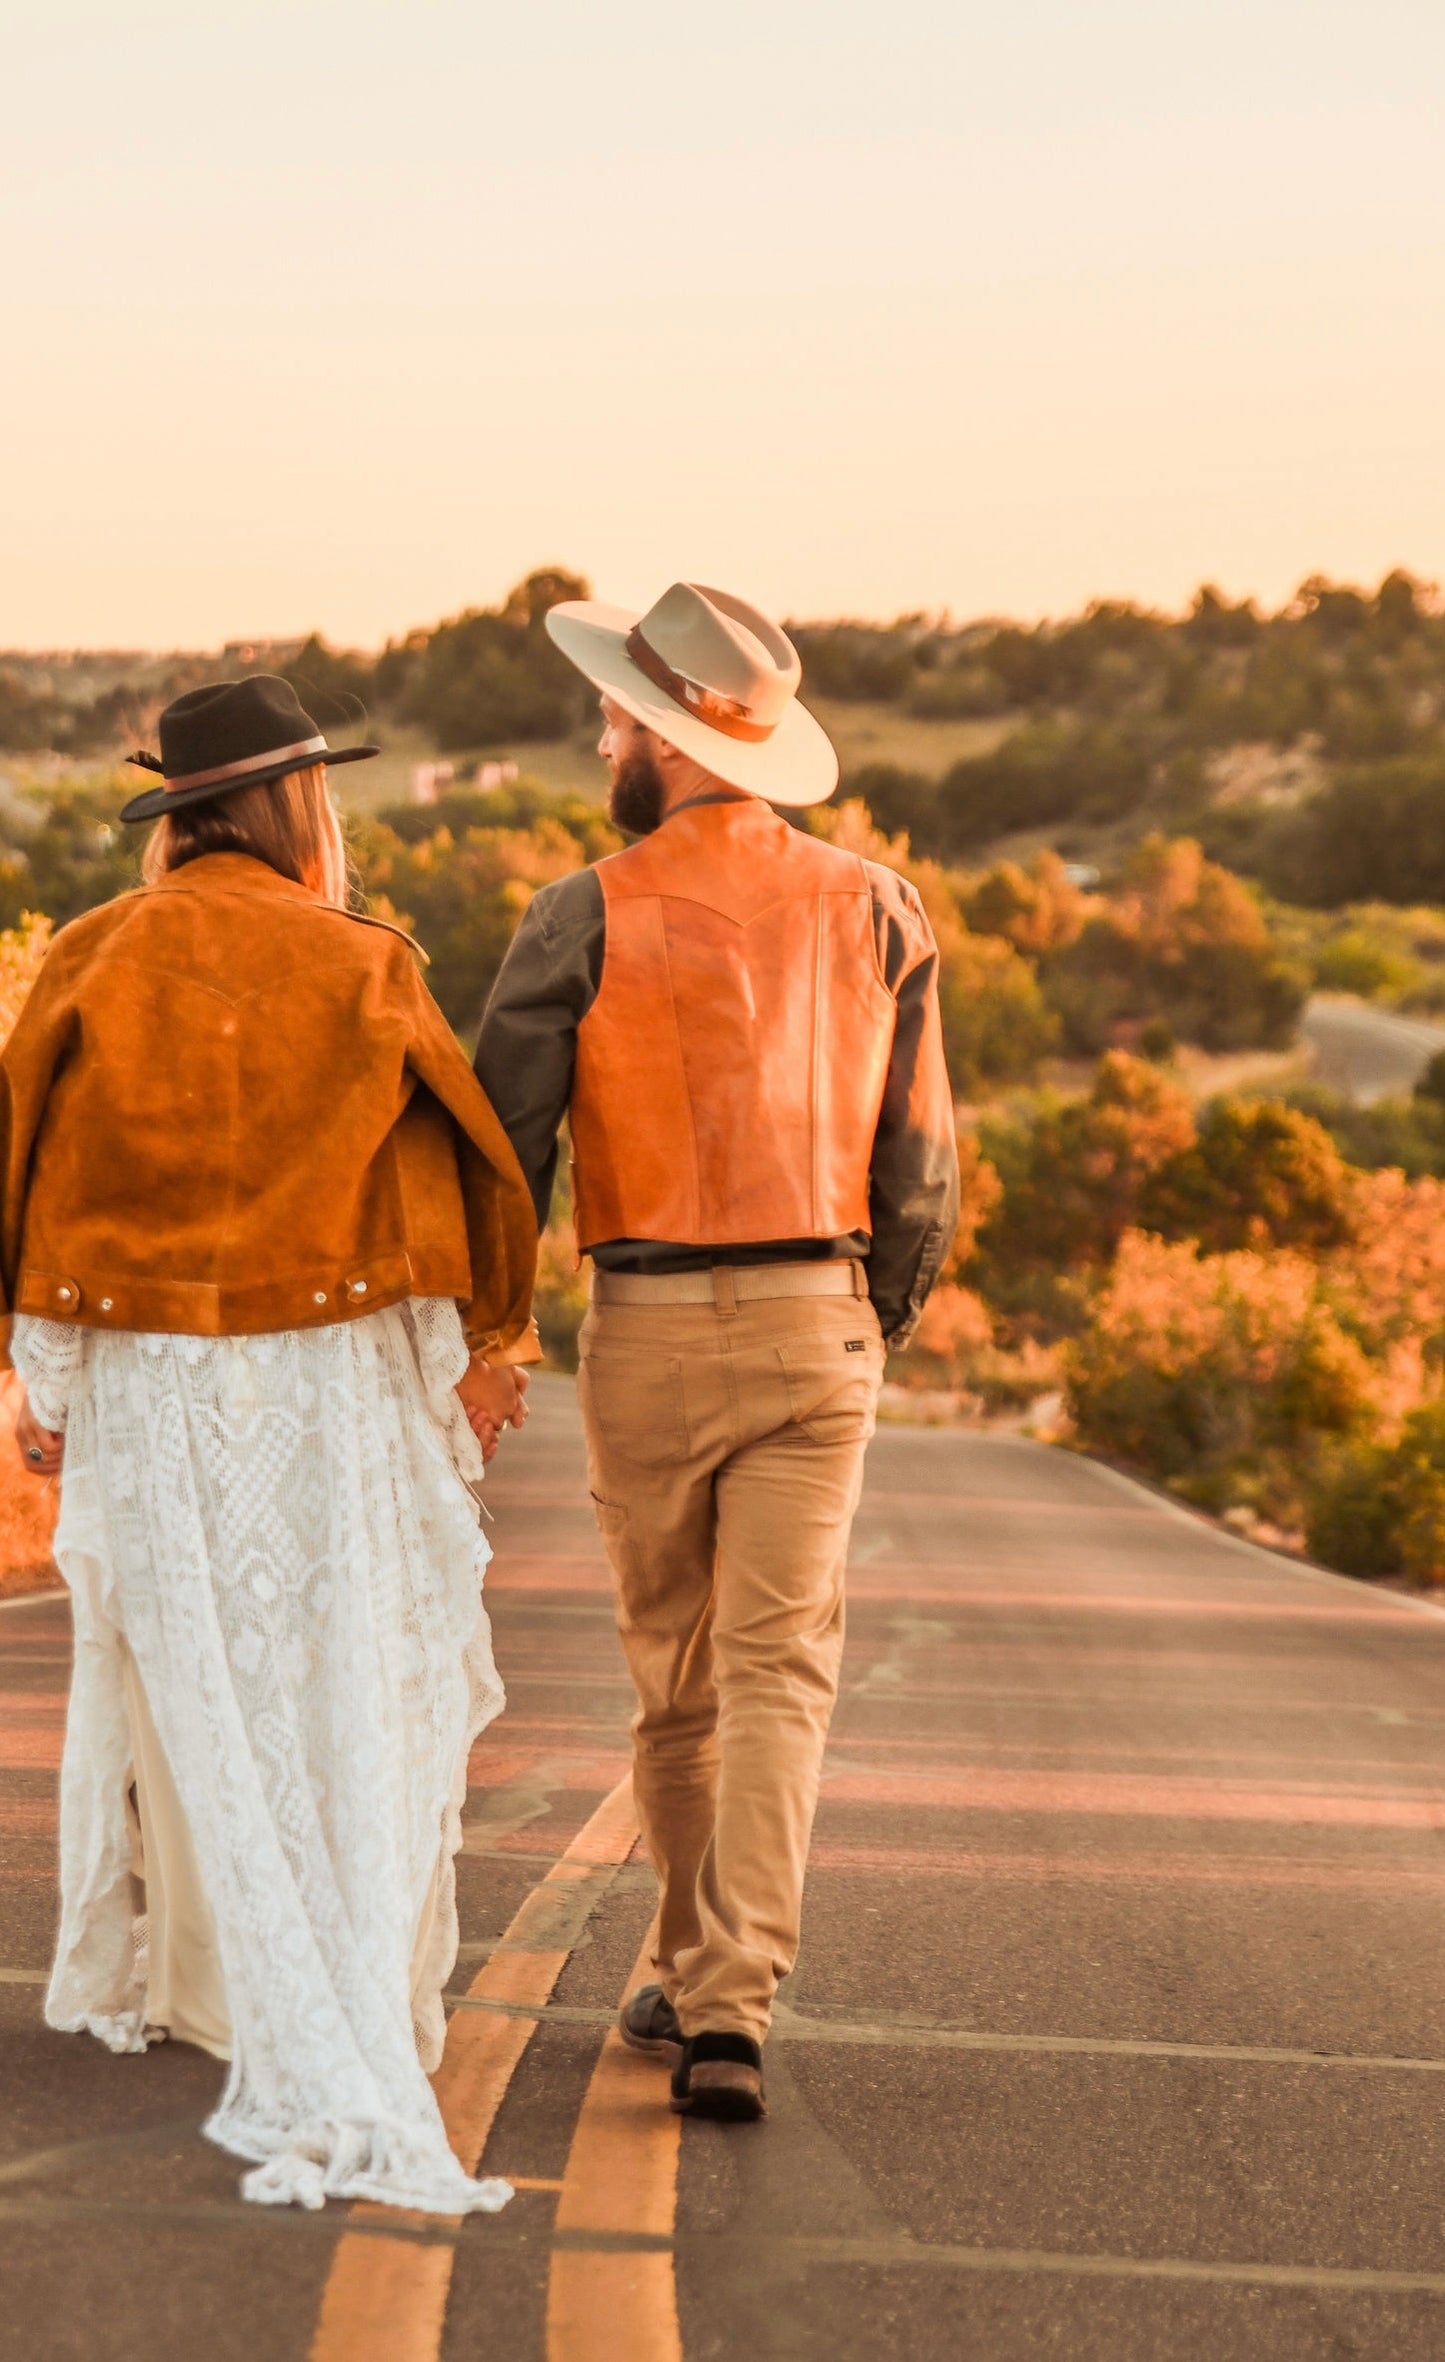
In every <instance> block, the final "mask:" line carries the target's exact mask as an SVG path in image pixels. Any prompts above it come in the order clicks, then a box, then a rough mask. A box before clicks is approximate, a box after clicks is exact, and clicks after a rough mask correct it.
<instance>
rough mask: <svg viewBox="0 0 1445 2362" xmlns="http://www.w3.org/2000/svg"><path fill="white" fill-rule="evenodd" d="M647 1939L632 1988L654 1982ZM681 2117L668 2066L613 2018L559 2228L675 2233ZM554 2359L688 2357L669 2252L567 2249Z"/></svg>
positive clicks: (604, 2361) (550, 2343) (552, 2285)
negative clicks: (673, 2104) (670, 2097)
mask: <svg viewBox="0 0 1445 2362" xmlns="http://www.w3.org/2000/svg"><path fill="white" fill-rule="evenodd" d="M651 1968H652V1964H651V1961H650V1959H649V1957H648V1952H647V1947H646V1946H645V1945H644V1947H643V1949H642V1952H641V1953H640V1954H639V1956H638V1960H637V1964H636V1966H635V1967H634V1969H633V1972H632V1975H631V1977H630V1978H629V1979H628V1983H627V1987H626V1991H627V1992H631V1991H632V1990H633V1989H634V1987H635V1986H637V1985H639V1984H642V1983H645V1981H646V1979H647V1978H648V1976H649V1975H650V1974H651ZM681 2134H682V2122H681V2119H680V2118H679V2117H677V2116H674V2115H673V2114H672V2112H671V2110H670V2109H669V2107H668V2104H667V2070H666V2068H665V2067H664V2066H663V2065H662V2064H661V2063H660V2062H659V2061H658V2060H657V2059H653V2058H648V2057H647V2056H646V2055H644V2054H642V2053H640V2052H638V2051H635V2050H629V2049H628V2047H627V2045H626V2043H625V2042H624V2041H623V2040H622V2037H621V2035H620V2034H619V2033H618V2031H617V2029H616V2027H615V2026H614V2027H613V2029H612V2031H611V2032H610V2033H609V2034H608V2036H607V2038H606V2040H605V2042H604V2043H603V2045H602V2050H601V2054H600V2056H599V2057H598V2061H597V2064H596V2066H595V2067H594V2069H593V2071H592V2080H591V2082H590V2083H589V2085H588V2087H587V2096H586V2098H585V2099H584V2101H583V2102H582V2108H581V2113H580V2114H579V2116H578V2118H577V2127H576V2130H575V2131H574V2133H573V2135H572V2146H571V2149H570V2150H569V2152H568V2156H567V2166H566V2171H565V2173H564V2175H563V2180H562V2195H561V2198H560V2199H559V2200H558V2203H557V2222H556V2227H557V2229H558V2230H559V2231H583V2232H586V2231H595V2232H614V2233H615V2232H619V2231H621V2232H631V2233H633V2234H634V2235H636V2234H638V2233H643V2234H649V2235H651V2236H653V2237H656V2238H662V2239H670V2238H671V2237H672V2232H673V2225H674V2221H675V2219H676V2213H677V2163H678V2151H679V2144H680V2140H681ZM547 2362H682V2339H681V2336H680V2333H679V2330H678V2322H677V2279H676V2274H675V2272H674V2270H673V2260H672V2255H671V2253H670V2251H667V2250H658V2251H654V2252H651V2253H641V2254H639V2253H636V2252H633V2253H622V2254H617V2253H614V2254H605V2253H592V2252H589V2251H588V2250H587V2249H584V2248H558V2249H557V2250H556V2251H555V2252H554V2254H553V2257H552V2269H551V2274H550V2277H549V2280H548V2285H547Z"/></svg>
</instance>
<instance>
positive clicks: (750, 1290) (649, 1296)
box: [592, 1256, 868, 1311]
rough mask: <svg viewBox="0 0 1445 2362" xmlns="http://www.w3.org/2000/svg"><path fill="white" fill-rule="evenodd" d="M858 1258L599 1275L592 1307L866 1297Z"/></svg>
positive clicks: (725, 1307) (726, 1305) (724, 1305)
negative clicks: (811, 1297) (793, 1297)
mask: <svg viewBox="0 0 1445 2362" xmlns="http://www.w3.org/2000/svg"><path fill="white" fill-rule="evenodd" d="M867 1293H868V1281H867V1278H866V1276H865V1274H864V1270H863V1266H862V1264H861V1263H860V1262H859V1261H858V1260H857V1258H856V1256H850V1257H849V1259H848V1260H847V1262H845V1263H715V1264H714V1265H713V1267H712V1269H711V1271H598V1270H596V1269H594V1270H593V1273H592V1301H593V1303H594V1304H716V1305H717V1306H718V1308H719V1310H720V1311H731V1309H732V1307H733V1305H734V1304H746V1303H748V1302H749V1301H753V1300H756V1299H758V1298H760V1297H763V1296H866V1295H867Z"/></svg>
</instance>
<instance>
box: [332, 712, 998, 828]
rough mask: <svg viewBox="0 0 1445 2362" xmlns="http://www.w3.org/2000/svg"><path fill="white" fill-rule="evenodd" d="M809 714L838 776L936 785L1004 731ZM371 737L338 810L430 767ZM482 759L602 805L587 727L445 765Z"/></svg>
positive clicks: (372, 808)
mask: <svg viewBox="0 0 1445 2362" xmlns="http://www.w3.org/2000/svg"><path fill="white" fill-rule="evenodd" d="M812 709H813V712H814V713H815V714H816V715H817V717H818V719H819V721H820V722H821V723H822V725H823V727H824V729H825V730H826V731H827V733H828V735H829V737H830V738H831V739H832V741H833V744H834V745H835V746H836V747H837V749H838V760H839V762H840V764H841V765H842V768H843V771H844V773H845V774H846V773H848V772H849V771H857V770H859V769H861V768H862V766H863V765H864V764H865V763H898V764H901V765H902V766H903V768H904V769H906V770H910V771H922V772H924V773H925V774H927V776H928V777H930V778H938V777H940V776H941V775H942V773H943V772H945V771H946V770H948V768H949V767H950V765H951V764H953V763H957V762H960V761H961V760H962V759H963V757H964V756H966V755H977V754H986V753H988V752H989V750H990V749H991V748H993V747H995V746H997V745H998V742H999V740H1000V739H1001V738H1003V737H1005V736H1006V735H1007V732H1008V730H1009V728H1010V726H1011V725H1010V724H1009V723H1008V722H1007V721H981V722H921V721H917V720H915V719H914V717H913V716H912V715H911V714H905V713H902V712H900V711H899V709H898V708H897V707H896V706H891V705H847V704H843V703H842V702H841V701H840V700H838V699H835V698H826V697H820V698H815V699H814V700H812ZM597 727H600V725H598V726H597ZM377 737H378V740H379V742H380V745H381V749H382V751H381V753H380V755H379V756H378V757H377V759H376V761H375V762H374V763H356V764H351V765H348V766H347V768H346V769H345V770H344V771H338V772H336V773H335V774H334V777H335V782H336V786H337V789H338V791H339V793H340V795H341V798H342V800H343V802H344V803H345V804H346V806H347V807H348V809H349V810H351V811H354V812H376V811H379V810H381V809H382V808H383V807H384V806H385V805H387V804H404V803H407V802H409V801H410V798H411V776H412V771H413V769H414V768H415V766H416V765H417V764H418V763H426V762H435V761H436V759H437V750H436V748H435V747H434V746H433V744H432V742H431V740H430V739H429V738H428V737H427V735H426V733H425V731H422V730H414V729H403V728H399V727H396V726H394V725H391V724H380V725H378V729H377ZM483 755H484V756H485V757H486V759H487V760H488V761H496V762H512V763H515V764H516V766H517V769H518V771H519V772H520V773H521V774H522V776H523V777H524V778H527V779H536V780H540V782H541V783H542V785H543V786H544V787H548V788H551V789H552V791H553V792H554V794H558V795H564V794H565V795H581V796H586V797H587V798H588V800H589V801H590V802H595V803H599V804H600V803H603V802H605V800H606V795H607V772H606V769H605V767H604V765H603V763H602V761H601V758H600V757H599V755H598V753H597V734H596V727H594V726H593V725H590V724H589V726H588V728H587V730H586V731H585V732H584V733H579V735H578V736H577V737H575V738H562V739H532V740H529V741H522V742H521V743H518V744H514V745H508V746H488V747H485V748H479V749H477V750H476V751H475V752H469V753H467V754H465V755H457V756H455V757H453V758H452V759H453V760H454V761H455V763H456V768H457V775H458V778H459V779H461V780H465V779H466V778H468V777H469V776H470V774H471V772H472V771H473V770H474V769H475V767H476V764H477V761H478V759H479V757H480V756H483Z"/></svg>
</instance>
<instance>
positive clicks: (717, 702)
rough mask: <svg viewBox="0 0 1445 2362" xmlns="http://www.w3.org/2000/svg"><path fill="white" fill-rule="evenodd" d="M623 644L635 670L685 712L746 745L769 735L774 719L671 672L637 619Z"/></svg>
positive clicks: (769, 736) (757, 741) (760, 740)
mask: <svg viewBox="0 0 1445 2362" xmlns="http://www.w3.org/2000/svg"><path fill="white" fill-rule="evenodd" d="M623 647H624V648H625V650H626V652H627V654H628V655H629V656H630V657H631V658H632V661H633V663H634V664H635V665H636V667H637V669H638V671H639V672H640V673H646V675H647V678H648V679H649V681H651V683H652V685H653V687H654V689H660V690H661V691H662V693H663V695H664V697H670V698H671V699H672V702H673V704H674V705H680V706H681V707H682V709H683V711H684V712H685V713H693V714H696V715H697V717H698V720H699V721H701V722H706V723H708V725H709V726H710V728H712V729H714V730H720V731H721V732H722V734H723V736H724V737H725V738H741V739H743V740H744V741H745V742H746V744H748V745H749V746H760V745H762V743H763V742H764V740H765V739H769V738H771V737H772V735H773V732H774V730H775V729H776V727H777V725H776V723H774V722H755V721H754V720H753V719H752V716H751V713H750V712H749V709H748V708H747V706H745V705H740V704H739V702H738V700H737V698H736V697H724V696H723V694H722V692H721V691H720V690H718V689H705V688H704V687H703V686H702V684H701V682H699V681H690V680H688V679H687V677H686V675H685V674H683V673H679V672H674V671H673V669H672V666H671V665H670V664H669V663H668V661H667V658H666V657H665V656H659V655H658V653H657V650H656V649H655V648H654V647H653V645H652V642H651V641H650V640H647V639H644V637H643V633H642V626H641V624H640V623H636V624H634V625H633V627H632V629H631V631H630V632H629V633H628V635H627V638H626V639H625V640H624V642H623Z"/></svg>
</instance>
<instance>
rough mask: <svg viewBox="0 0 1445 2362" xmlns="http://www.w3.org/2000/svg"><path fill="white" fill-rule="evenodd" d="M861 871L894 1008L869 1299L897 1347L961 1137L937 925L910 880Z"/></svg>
mask: <svg viewBox="0 0 1445 2362" xmlns="http://www.w3.org/2000/svg"><path fill="white" fill-rule="evenodd" d="M867 866H868V875H869V881H870V883H871V885H872V888H873V916H874V924H875V927H876V929H877V936H878V953H879V961H880V964H881V966H882V969H883V975H884V980H885V982H886V983H887V986H888V989H889V991H890V992H891V993H892V994H893V996H894V998H895V1000H896V1001H897V1003H898V1021H897V1025H896V1026H895V1029H894V1034H893V1051H892V1055H891V1057H890V1058H889V1061H888V1080H887V1083H886V1084H885V1086H884V1092H883V1106H882V1109H881V1112H880V1114H879V1117H878V1129H877V1131H876V1132H875V1134H874V1137H873V1157H872V1162H871V1164H870V1167H869V1211H870V1216H871V1222H872V1243H871V1246H870V1248H869V1253H868V1293H869V1295H870V1296H871V1297H872V1299H873V1305H874V1309H875V1311H876V1312H877V1314H878V1319H879V1322H880V1324H881V1326H882V1329H883V1334H884V1336H885V1337H886V1338H887V1340H888V1343H889V1345H890V1346H892V1347H893V1349H894V1350H895V1351H897V1350H899V1349H900V1348H901V1347H902V1346H904V1345H906V1344H907V1343H908V1340H909V1338H910V1337H911V1336H912V1334H913V1331H914V1329H915V1328H916V1327H917V1325H918V1316H919V1314H920V1313H921V1312H922V1310H923V1307H924V1304H925V1303H926V1301H927V1298H928V1293H929V1290H930V1289H931V1288H932V1286H933V1283H934V1281H935V1280H936V1279H937V1277H938V1272H939V1267H940V1265H941V1264H942V1262H943V1259H944V1257H945V1255H946V1254H947V1253H948V1250H949V1248H950V1247H951V1246H952V1244H953V1235H954V1232H955V1231H956V1230H957V1228H958V1198H959V1183H958V1137H957V1133H956V1130H955V1126H954V1115H953V1094H952V1091H951V1090H950V1088H949V1083H948V1071H947V1068H946V1066H945V1064H944V1058H943V1026H942V1020H941V1018H940V1015H939V1007H938V946H937V944H936V942H935V941H934V936H933V929H932V927H931V926H930V925H929V923H928V918H927V914H926V913H925V911H924V908H923V905H922V903H921V902H920V901H919V898H918V895H917V892H916V890H915V889H914V887H912V886H911V885H910V884H909V883H908V881H907V879H906V878H901V877H899V876H898V875H897V874H896V872H894V871H893V870H891V869H885V868H883V867H882V865H881V864H879V863H875V862H872V861H870V862H869V863H868V865H867Z"/></svg>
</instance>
